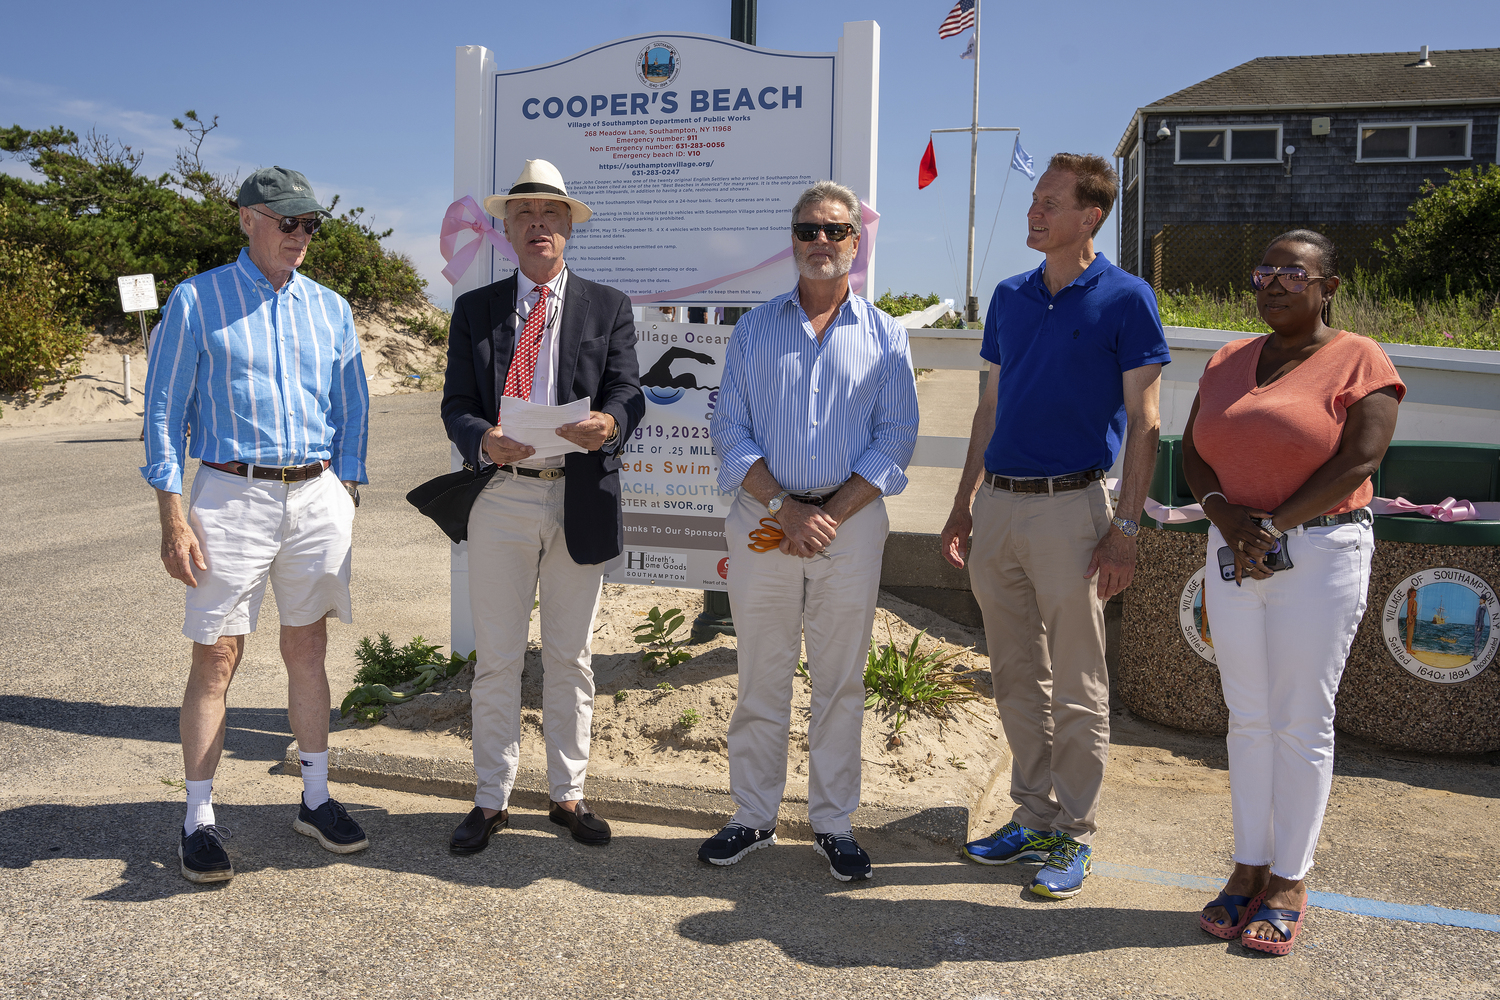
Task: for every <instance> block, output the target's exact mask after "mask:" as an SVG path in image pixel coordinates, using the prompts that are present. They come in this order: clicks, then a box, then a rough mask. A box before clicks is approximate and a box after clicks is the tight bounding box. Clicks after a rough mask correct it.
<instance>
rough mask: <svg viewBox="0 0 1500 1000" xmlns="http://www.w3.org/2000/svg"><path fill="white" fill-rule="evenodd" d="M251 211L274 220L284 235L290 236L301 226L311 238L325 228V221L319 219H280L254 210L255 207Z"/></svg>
mask: <svg viewBox="0 0 1500 1000" xmlns="http://www.w3.org/2000/svg"><path fill="white" fill-rule="evenodd" d="M251 210H252V211H253V212H255V214H256V215H264V216H265V217H266V218H268V219H272V220H274V221H275V223H276V228H277V229H279V230H281V231H282V232H283V233H288V234H290V233H291V232H292V231H293V230H295V229H296V228H297V227H298V226H301V227H302V231H303V232H304V233H306V234H307V235H309V236H311V235H313V234H314V233H316V232H317V231H318V230H319V229H321V228H323V220H322V219H319V218H311V219H298V218H294V217H292V216H290V215H284V216H281V217H280V218H277V217H276V216H274V215H271V214H269V213H267V212H262V211H261V210H260V209H258V208H254V207H253V206H252V209H251Z"/></svg>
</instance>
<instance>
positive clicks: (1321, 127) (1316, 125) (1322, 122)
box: [1312, 118, 1333, 135]
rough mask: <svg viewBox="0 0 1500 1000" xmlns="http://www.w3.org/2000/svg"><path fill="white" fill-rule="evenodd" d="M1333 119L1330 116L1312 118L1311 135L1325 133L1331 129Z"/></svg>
mask: <svg viewBox="0 0 1500 1000" xmlns="http://www.w3.org/2000/svg"><path fill="white" fill-rule="evenodd" d="M1332 126H1333V120H1332V119H1330V118H1314V119H1313V120H1312V134H1313V135H1327V134H1328V133H1329V131H1330V130H1331V129H1332Z"/></svg>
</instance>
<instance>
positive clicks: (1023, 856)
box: [964, 820, 1058, 865]
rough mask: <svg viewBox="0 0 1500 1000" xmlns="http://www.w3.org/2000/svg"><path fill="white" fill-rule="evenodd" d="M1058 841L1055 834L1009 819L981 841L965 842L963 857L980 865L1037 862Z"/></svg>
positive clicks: (1048, 853)
mask: <svg viewBox="0 0 1500 1000" xmlns="http://www.w3.org/2000/svg"><path fill="white" fill-rule="evenodd" d="M1057 844H1058V836H1057V834H1055V833H1046V832H1044V831H1042V830H1028V829H1026V827H1024V826H1022V825H1021V824H1020V823H1017V822H1015V821H1014V820H1012V821H1011V822H1009V823H1007V824H1005V825H1004V826H1002V827H1001V828H1000V829H998V830H996V831H995V832H994V833H992V834H990V835H989V836H988V837H985V838H984V839H983V840H975V841H971V842H970V843H967V844H965V845H964V857H966V858H968V859H969V860H970V861H977V862H979V863H980V864H982V865H1013V864H1015V863H1016V862H1017V861H1035V862H1037V863H1038V864H1040V863H1042V862H1044V861H1046V860H1047V857H1048V856H1049V855H1050V854H1051V853H1052V849H1053V848H1054V847H1056V846H1057Z"/></svg>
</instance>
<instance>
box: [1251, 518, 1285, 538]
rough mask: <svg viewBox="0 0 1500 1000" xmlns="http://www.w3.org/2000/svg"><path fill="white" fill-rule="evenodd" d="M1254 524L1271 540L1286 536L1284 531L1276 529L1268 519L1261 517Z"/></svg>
mask: <svg viewBox="0 0 1500 1000" xmlns="http://www.w3.org/2000/svg"><path fill="white" fill-rule="evenodd" d="M1256 523H1257V524H1259V525H1260V526H1261V527H1262V528H1264V529H1265V530H1266V532H1267V533H1268V534H1269V535H1270V536H1271V537H1272V538H1281V537H1282V536H1283V535H1285V534H1286V532H1285V531H1282V530H1281V529H1279V528H1277V527H1276V525H1275V524H1273V523H1271V519H1270V518H1269V517H1263V518H1261V519H1260V520H1259V521H1257V522H1256Z"/></svg>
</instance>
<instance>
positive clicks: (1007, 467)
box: [942, 153, 1171, 899]
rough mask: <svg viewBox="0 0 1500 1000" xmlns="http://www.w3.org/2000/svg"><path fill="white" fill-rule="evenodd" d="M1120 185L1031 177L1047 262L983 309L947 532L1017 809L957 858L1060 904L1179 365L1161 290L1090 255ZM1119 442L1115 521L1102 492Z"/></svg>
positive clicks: (1098, 782)
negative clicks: (985, 649) (1112, 614)
mask: <svg viewBox="0 0 1500 1000" xmlns="http://www.w3.org/2000/svg"><path fill="white" fill-rule="evenodd" d="M1118 183H1119V182H1118V179H1117V178H1116V176H1115V172H1114V170H1112V169H1111V168H1110V166H1109V163H1108V162H1107V161H1106V160H1104V159H1103V158H1102V157H1099V156H1078V155H1074V154H1071V153H1059V154H1057V155H1056V156H1054V157H1053V158H1052V161H1051V163H1049V164H1048V167H1047V172H1046V173H1045V174H1043V175H1042V177H1041V179H1040V180H1039V181H1037V185H1036V190H1035V191H1034V192H1033V194H1032V198H1031V211H1030V212H1029V213H1027V217H1026V220H1027V234H1026V245H1027V246H1029V247H1031V248H1032V249H1033V250H1040V251H1041V252H1043V253H1045V254H1046V255H1047V259H1046V261H1045V262H1044V263H1043V264H1042V265H1041V266H1040V267H1038V268H1037V269H1036V270H1034V271H1030V272H1027V273H1025V274H1018V275H1016V276H1015V277H1013V278H1009V279H1007V280H1005V281H1002V282H1001V283H1000V284H999V286H997V287H996V289H995V295H994V298H992V299H991V300H990V308H989V312H988V313H987V314H986V315H985V323H984V346H983V348H982V349H981V350H980V355H981V356H982V357H983V358H984V359H985V360H986V361H988V362H989V363H990V377H989V381H988V384H987V385H986V387H985V393H984V398H983V399H981V400H980V403H979V408H978V409H977V410H976V411H975V413H974V426H973V430H972V432H971V434H970V437H969V456H968V461H967V462H966V463H965V464H964V472H963V479H962V480H961V481H960V483H959V487H958V495H957V496H956V497H955V498H954V501H953V513H952V514H951V515H949V518H948V524H947V526H946V527H944V529H943V537H942V547H943V555H944V557H945V558H947V560H948V561H949V562H950V563H952V564H953V565H954V566H963V565H964V564H965V560H966V559H967V562H968V566H969V578H970V580H971V582H972V584H973V588H974V597H975V599H976V600H978V602H979V608H980V610H981V611H982V612H983V614H984V629H985V637H986V639H987V640H988V642H989V652H990V665H991V666H990V669H991V673H992V674H993V676H994V681H995V702H996V704H997V705H998V707H999V710H1000V719H1001V721H1002V722H1003V723H1004V725H1005V736H1006V739H1007V740H1009V741H1010V747H1011V753H1012V766H1011V789H1010V792H1011V798H1012V799H1013V800H1014V801H1015V803H1016V809H1015V812H1014V813H1013V814H1012V816H1011V821H1010V822H1009V823H1007V824H1006V825H1005V826H1003V827H1001V828H1000V829H999V830H998V831H996V832H995V833H994V834H992V835H991V836H989V837H986V838H984V839H983V840H977V841H974V842H973V843H971V844H968V845H967V846H966V847H965V848H964V851H965V853H966V854H967V855H968V857H969V858H971V859H972V860H974V861H977V862H980V863H981V864H991V865H1004V864H1012V863H1014V862H1017V861H1041V862H1044V864H1043V865H1042V868H1041V870H1040V871H1038V872H1037V874H1036V876H1035V877H1034V878H1033V879H1032V881H1031V884H1030V886H1029V888H1030V889H1031V891H1032V892H1034V893H1037V894H1038V895H1042V896H1050V897H1053V898H1057V899H1066V898H1068V897H1070V896H1076V895H1077V894H1078V893H1079V891H1080V890H1081V889H1082V888H1083V880H1084V878H1085V877H1086V876H1087V875H1088V874H1089V870H1090V867H1091V864H1092V853H1093V848H1092V847H1091V846H1090V845H1091V844H1092V842H1093V838H1094V833H1095V831H1096V829H1097V825H1096V814H1097V812H1098V807H1099V793H1100V791H1101V790H1102V788H1103V786H1104V764H1105V760H1106V759H1107V758H1108V756H1109V678H1108V675H1107V673H1106V670H1105V666H1104V602H1105V601H1107V600H1109V598H1111V597H1113V596H1114V595H1115V594H1118V593H1119V592H1120V591H1122V590H1124V589H1125V588H1126V587H1127V586H1129V584H1130V579H1131V576H1132V575H1133V574H1134V572H1135V554H1136V553H1135V533H1136V531H1137V530H1138V527H1139V525H1138V524H1137V520H1138V518H1139V517H1140V512H1141V508H1142V506H1143V504H1144V502H1145V498H1146V491H1147V489H1148V488H1149V487H1150V485H1151V473H1152V470H1153V469H1154V468H1155V465H1156V441H1157V436H1158V434H1159V432H1160V429H1161V421H1160V417H1159V415H1158V412H1157V397H1158V392H1159V389H1160V379H1161V366H1162V365H1164V364H1166V363H1167V362H1168V361H1169V360H1171V359H1170V356H1169V355H1168V352H1167V343H1166V338H1165V336H1164V335H1163V333H1162V327H1161V320H1160V318H1159V317H1158V315H1157V310H1156V299H1155V297H1154V296H1153V295H1152V294H1151V289H1150V288H1149V287H1148V286H1147V285H1146V283H1145V282H1143V281H1142V280H1141V279H1139V278H1137V277H1135V276H1133V275H1131V274H1127V273H1126V272H1125V271H1122V270H1121V269H1120V268H1118V267H1116V266H1115V265H1113V264H1111V263H1110V262H1109V261H1107V260H1105V259H1104V255H1103V254H1098V253H1095V252H1094V236H1095V234H1097V233H1098V232H1099V227H1100V226H1102V225H1103V224H1104V220H1105V218H1106V217H1107V216H1108V215H1109V210H1110V209H1111V208H1112V207H1113V205H1114V201H1115V195H1116V192H1117V191H1118ZM1122 444H1123V445H1124V446H1125V469H1124V474H1123V476H1122V478H1121V485H1120V501H1119V506H1118V509H1113V510H1112V509H1111V506H1110V498H1109V492H1108V490H1107V489H1106V488H1105V485H1104V481H1103V480H1104V475H1105V471H1106V470H1107V469H1109V468H1110V467H1111V466H1113V465H1114V463H1115V459H1116V458H1117V457H1118V455H1119V452H1120V446H1121V445H1122ZM981 473H982V474H983V481H982V482H981ZM976 494H977V495H976ZM971 507H972V513H971V510H970V508H971ZM971 532H972V534H973V538H972V542H971V539H970V533H971Z"/></svg>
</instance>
